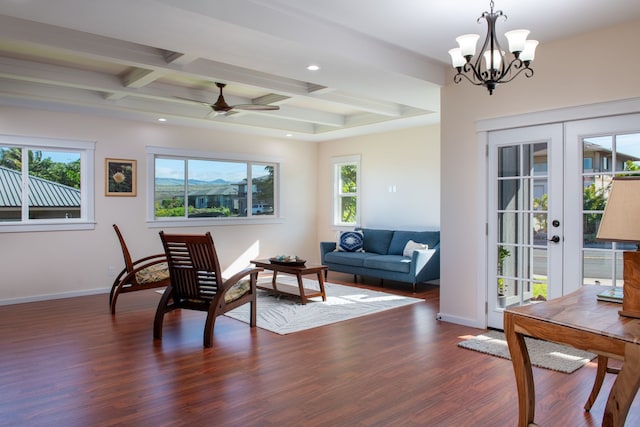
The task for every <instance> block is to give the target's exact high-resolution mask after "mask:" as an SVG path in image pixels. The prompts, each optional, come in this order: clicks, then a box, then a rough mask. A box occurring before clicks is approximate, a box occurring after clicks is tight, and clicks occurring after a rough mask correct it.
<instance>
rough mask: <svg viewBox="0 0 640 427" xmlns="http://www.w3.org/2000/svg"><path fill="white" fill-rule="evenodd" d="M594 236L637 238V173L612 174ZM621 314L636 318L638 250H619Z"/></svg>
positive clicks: (639, 306)
mask: <svg viewBox="0 0 640 427" xmlns="http://www.w3.org/2000/svg"><path fill="white" fill-rule="evenodd" d="M596 239H597V240H604V241H611V242H626V243H636V244H638V243H639V242H640V176H638V177H614V178H613V182H612V185H611V192H610V193H609V199H608V200H607V206H606V207H605V209H604V215H603V216H602V221H601V222H600V227H599V228H598V234H597V236H596ZM622 256H623V260H624V263H623V272H622V278H623V280H624V286H623V294H622V310H620V312H619V313H620V315H621V316H626V317H634V318H640V251H638V250H636V251H625V252H623V255H622Z"/></svg>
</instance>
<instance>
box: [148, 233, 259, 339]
mask: <svg viewBox="0 0 640 427" xmlns="http://www.w3.org/2000/svg"><path fill="white" fill-rule="evenodd" d="M160 240H162V246H163V247H164V251H165V254H166V258H167V262H168V264H169V273H170V277H171V285H170V286H169V287H167V289H166V290H165V291H164V294H163V295H162V298H161V299H160V302H159V303H158V309H157V310H156V316H155V319H154V321H153V336H154V338H155V339H161V338H162V324H163V321H164V320H163V319H164V315H165V313H168V312H170V311H172V310H175V309H189V310H200V311H206V312H207V319H206V321H205V328H204V336H203V344H204V346H205V347H211V346H212V345H213V328H214V325H215V320H216V317H217V316H219V315H221V314H224V313H226V312H227V311H230V310H233V309H234V308H236V307H239V306H241V305H243V304H246V303H250V304H251V309H250V319H249V325H250V326H251V327H255V325H256V295H257V293H256V282H257V280H258V273H259V272H260V271H262V269H261V268H245V269H244V270H242V271H240V272H238V273H236V274H234V275H233V276H231V277H229V278H228V279H224V278H223V277H222V273H221V269H220V262H219V261H218V254H217V252H216V248H215V245H214V244H213V238H212V237H211V233H210V232H207V233H205V234H166V233H165V232H164V231H161V232H160Z"/></svg>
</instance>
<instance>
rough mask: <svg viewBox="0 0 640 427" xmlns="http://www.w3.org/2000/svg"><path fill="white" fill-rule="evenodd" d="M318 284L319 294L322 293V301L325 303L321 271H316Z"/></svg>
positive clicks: (325, 297)
mask: <svg viewBox="0 0 640 427" xmlns="http://www.w3.org/2000/svg"><path fill="white" fill-rule="evenodd" d="M325 271H326V270H325ZM318 284H319V285H320V292H322V301H326V300H327V293H326V292H325V291H324V277H323V275H322V272H321V271H318Z"/></svg>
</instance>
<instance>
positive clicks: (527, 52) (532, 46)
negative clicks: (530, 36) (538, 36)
mask: <svg viewBox="0 0 640 427" xmlns="http://www.w3.org/2000/svg"><path fill="white" fill-rule="evenodd" d="M536 47H538V40H527V41H526V42H524V50H523V51H522V53H521V54H520V59H521V60H523V61H533V58H535V57H536Z"/></svg>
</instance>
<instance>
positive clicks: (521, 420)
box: [504, 285, 640, 427]
mask: <svg viewBox="0 0 640 427" xmlns="http://www.w3.org/2000/svg"><path fill="white" fill-rule="evenodd" d="M607 288H608V287H606V286H594V285H586V286H583V287H582V288H580V289H579V290H577V291H575V292H572V293H570V294H567V295H565V296H562V297H559V298H554V299H551V300H549V301H545V302H541V303H535V304H530V305H526V306H520V307H513V308H507V309H506V310H505V311H504V331H505V335H506V339H507V343H508V345H509V352H510V353H511V360H512V363H513V369H514V373H515V377H516V384H517V389H518V411H519V415H518V426H520V427H528V426H535V425H536V424H535V422H534V416H535V387H534V382H533V372H532V368H531V360H530V358H529V354H528V352H527V347H526V345H525V341H524V338H525V337H526V336H527V337H533V338H539V339H543V340H547V341H553V342H556V343H560V344H565V345H569V346H572V347H575V348H579V349H582V350H586V351H590V352H593V353H596V354H598V355H601V356H605V357H610V358H615V359H619V360H622V361H623V365H622V369H621V370H620V372H619V374H618V375H617V376H616V379H615V382H614V384H613V387H612V389H611V392H610V393H609V397H608V400H607V404H606V407H605V411H604V414H603V418H602V425H603V426H606V427H609V426H616V427H618V426H619V427H622V426H623V425H624V422H625V419H626V417H627V413H628V412H629V408H630V407H631V404H632V402H633V399H634V397H635V395H636V392H637V391H638V387H639V386H640V319H634V318H630V317H624V316H621V315H619V314H618V312H619V310H620V309H621V308H622V306H621V304H616V303H613V302H603V301H598V299H597V294H598V293H600V292H602V291H604V290H605V289H607Z"/></svg>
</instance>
